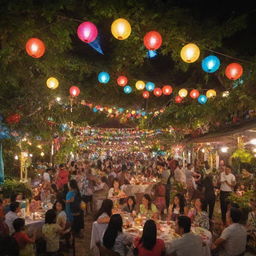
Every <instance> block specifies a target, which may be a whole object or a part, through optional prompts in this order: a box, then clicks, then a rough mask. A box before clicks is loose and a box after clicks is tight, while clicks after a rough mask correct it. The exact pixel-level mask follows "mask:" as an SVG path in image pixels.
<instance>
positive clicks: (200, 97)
mask: <svg viewBox="0 0 256 256" xmlns="http://www.w3.org/2000/svg"><path fill="white" fill-rule="evenodd" d="M197 100H198V102H199V103H200V104H205V103H206V102H207V97H206V96H205V95H200V96H199V97H198V99H197Z"/></svg>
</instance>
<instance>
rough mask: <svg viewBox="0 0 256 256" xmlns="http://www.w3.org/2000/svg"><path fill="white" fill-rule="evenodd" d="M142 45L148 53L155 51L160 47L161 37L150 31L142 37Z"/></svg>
mask: <svg viewBox="0 0 256 256" xmlns="http://www.w3.org/2000/svg"><path fill="white" fill-rule="evenodd" d="M144 45H145V46H146V48H147V49H148V50H150V51H155V50H157V49H158V48H160V46H161V45H162V36H161V35H160V33H159V32H157V31H150V32H148V33H147V34H146V35H145V36H144Z"/></svg>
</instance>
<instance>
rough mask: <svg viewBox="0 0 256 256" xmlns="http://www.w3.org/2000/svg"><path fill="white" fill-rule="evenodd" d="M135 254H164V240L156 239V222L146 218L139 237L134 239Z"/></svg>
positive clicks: (143, 255) (151, 255) (158, 255)
mask: <svg viewBox="0 0 256 256" xmlns="http://www.w3.org/2000/svg"><path fill="white" fill-rule="evenodd" d="M135 255H138V256H145V255H147V256H162V255H165V245H164V241H163V240H161V239H157V231H156V223H155V222H154V221H153V220H147V221H146V223H145V225H144V228H143V233H142V237H141V238H137V239H136V240H135Z"/></svg>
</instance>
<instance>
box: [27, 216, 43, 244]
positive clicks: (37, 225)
mask: <svg viewBox="0 0 256 256" xmlns="http://www.w3.org/2000/svg"><path fill="white" fill-rule="evenodd" d="M43 225H44V220H30V219H25V226H26V230H27V233H28V234H29V235H32V234H33V233H34V232H35V234H36V239H38V238H40V237H42V227H43Z"/></svg>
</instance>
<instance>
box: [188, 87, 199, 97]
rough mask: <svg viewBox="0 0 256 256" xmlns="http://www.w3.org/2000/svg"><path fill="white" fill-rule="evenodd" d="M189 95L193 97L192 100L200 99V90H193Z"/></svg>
mask: <svg viewBox="0 0 256 256" xmlns="http://www.w3.org/2000/svg"><path fill="white" fill-rule="evenodd" d="M189 95H190V97H191V98H192V99H196V98H198V97H199V95H200V93H199V91H198V90H196V89H193V90H192V91H191V92H190V93H189Z"/></svg>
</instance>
